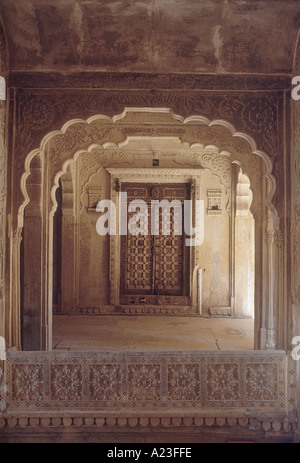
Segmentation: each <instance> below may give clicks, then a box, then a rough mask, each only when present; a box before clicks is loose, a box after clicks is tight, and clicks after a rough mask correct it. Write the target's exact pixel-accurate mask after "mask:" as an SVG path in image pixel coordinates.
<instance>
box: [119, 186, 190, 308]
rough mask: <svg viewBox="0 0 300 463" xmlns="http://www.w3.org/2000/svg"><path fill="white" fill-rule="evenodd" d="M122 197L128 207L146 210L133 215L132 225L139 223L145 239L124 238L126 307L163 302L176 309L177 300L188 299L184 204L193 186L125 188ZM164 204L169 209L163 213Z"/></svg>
mask: <svg viewBox="0 0 300 463" xmlns="http://www.w3.org/2000/svg"><path fill="white" fill-rule="evenodd" d="M122 191H123V192H126V193H127V204H130V203H131V202H132V201H135V206H137V207H138V201H139V200H142V202H143V204H142V202H141V207H140V208H139V207H138V208H137V209H136V208H135V206H134V207H133V211H132V212H128V221H129V223H130V222H131V221H133V224H136V223H137V224H138V226H139V227H141V228H140V230H141V231H142V233H139V234H132V233H130V232H128V233H127V235H124V236H122V237H121V285H120V292H121V294H120V296H121V303H123V304H128V303H130V304H143V303H147V304H158V303H159V300H160V302H161V297H164V301H165V303H167V304H168V303H169V304H172V303H174V301H175V298H178V297H186V296H188V291H189V252H188V249H189V248H188V247H187V246H185V235H184V221H183V204H184V200H186V199H189V194H190V188H189V184H143V183H136V184H133V183H124V184H123V185H122ZM163 200H164V201H165V204H168V205H170V207H166V208H162V207H158V206H159V205H160V206H161V205H162V204H163V203H162V201H163ZM145 204H146V205H147V207H146V208H145ZM171 206H174V207H171ZM143 207H144V208H143ZM156 207H157V208H156ZM137 212H138V214H139V220H138V221H137ZM129 228H130V227H129ZM177 302H178V299H177Z"/></svg>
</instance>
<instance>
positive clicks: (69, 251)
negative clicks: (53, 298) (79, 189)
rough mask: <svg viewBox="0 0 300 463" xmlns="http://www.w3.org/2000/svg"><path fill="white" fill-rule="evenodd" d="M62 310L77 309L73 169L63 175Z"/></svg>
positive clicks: (70, 310) (72, 310)
mask: <svg viewBox="0 0 300 463" xmlns="http://www.w3.org/2000/svg"><path fill="white" fill-rule="evenodd" d="M61 183H62V223H61V228H62V229H61V311H62V312H74V311H75V310H76V287H77V285H76V253H77V249H76V236H77V233H76V232H77V220H76V216H75V212H74V194H73V190H74V188H73V175H72V169H71V168H69V170H68V172H67V173H66V174H65V175H64V176H63V177H62V179H61Z"/></svg>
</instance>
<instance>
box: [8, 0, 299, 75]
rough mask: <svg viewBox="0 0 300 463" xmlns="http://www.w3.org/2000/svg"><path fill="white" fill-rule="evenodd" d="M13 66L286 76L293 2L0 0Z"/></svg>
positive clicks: (294, 21)
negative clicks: (284, 74)
mask: <svg viewBox="0 0 300 463" xmlns="http://www.w3.org/2000/svg"><path fill="white" fill-rule="evenodd" d="M0 12H1V16H2V20H3V25H4V29H5V31H6V35H7V41H8V48H9V67H10V70H12V71H22V70H26V71H58V72H61V71H64V72H67V71H114V72H164V73H167V72H185V73H186V72H189V73H190V72H196V73H212V74H222V73H246V74H248V73H255V74H277V73H278V74H281V73H291V71H292V63H293V54H294V48H295V43H296V38H297V32H298V30H299V28H300V1H299V0H284V1H282V0H251V1H250V0H138V1H134V0H119V1H113V0H111V1H107V0H0Z"/></svg>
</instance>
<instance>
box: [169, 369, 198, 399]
mask: <svg viewBox="0 0 300 463" xmlns="http://www.w3.org/2000/svg"><path fill="white" fill-rule="evenodd" d="M168 397H169V399H170V400H184V401H185V400H197V399H199V397H200V373H199V367H198V366H197V365H172V366H169V367H168Z"/></svg>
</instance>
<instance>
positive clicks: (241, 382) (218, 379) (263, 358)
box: [5, 351, 287, 414]
mask: <svg viewBox="0 0 300 463" xmlns="http://www.w3.org/2000/svg"><path fill="white" fill-rule="evenodd" d="M286 361H287V359H286V356H285V355H284V354H282V353H279V352H273V353H272V354H270V352H268V353H265V352H263V351H252V352H243V353H241V352H237V353H233V352H232V353H231V352H184V353H181V352H180V353H178V352H143V353H139V352H124V353H122V352H98V353H94V352H84V353H83V352H51V353H38V352H35V353H30V352H27V353H25V352H19V353H8V361H6V374H7V378H8V383H9V387H8V392H7V393H6V397H5V400H6V402H7V411H9V412H10V413H12V412H18V413H20V412H22V413H23V412H26V411H31V412H32V411H38V410H47V411H59V410H64V411H68V412H70V410H78V409H80V410H86V411H88V410H95V409H97V410H98V411H101V410H106V411H115V410H118V409H120V408H122V409H123V410H128V411H129V410H139V412H140V411H142V410H144V411H145V410H148V411H151V410H152V411H153V410H161V411H164V412H165V411H166V410H173V411H174V410H181V409H184V410H185V411H186V412H187V413H191V412H195V410H197V411H198V412H199V411H205V410H210V409H211V410H213V409H216V408H217V409H221V408H222V410H226V411H227V412H228V411H230V410H233V411H234V410H236V409H239V410H240V409H243V410H245V411H246V410H247V408H251V411H252V414H253V411H254V410H256V411H259V410H260V411H264V412H267V411H268V412H272V411H275V410H276V411H277V412H278V411H279V410H280V411H281V412H282V413H284V411H285V410H286V407H287V396H286V394H287V392H286V388H285V385H286V382H287V377H286V374H287V373H286Z"/></svg>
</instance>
